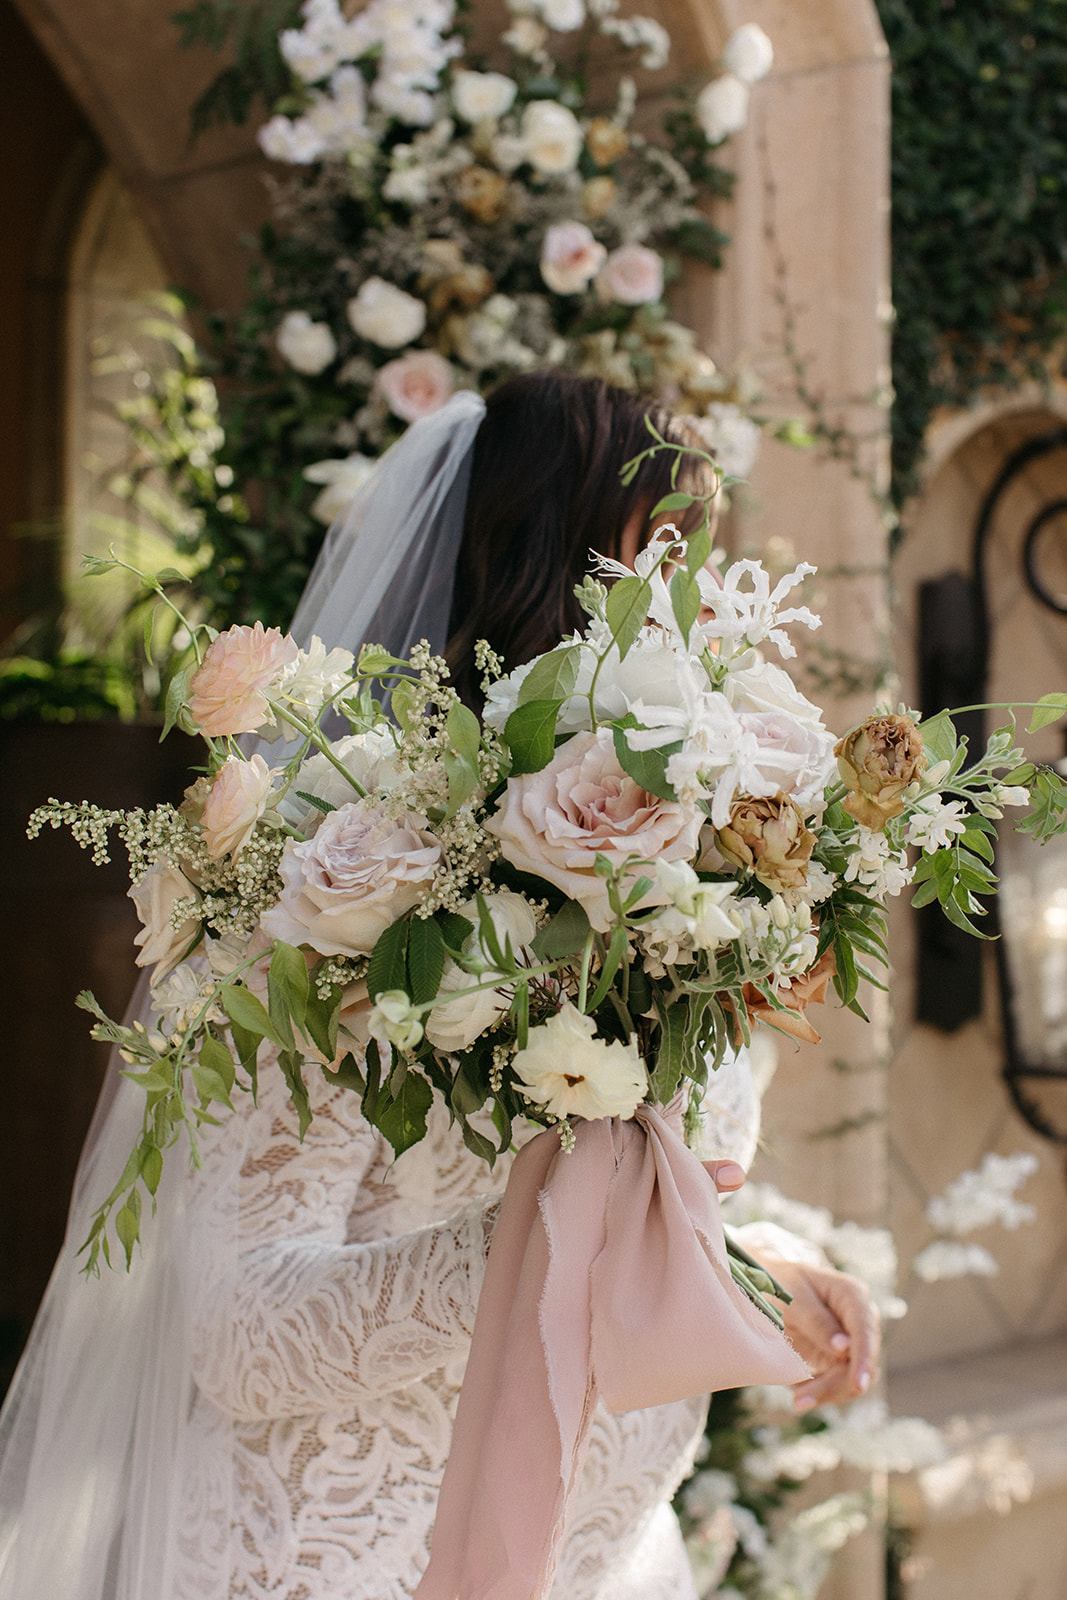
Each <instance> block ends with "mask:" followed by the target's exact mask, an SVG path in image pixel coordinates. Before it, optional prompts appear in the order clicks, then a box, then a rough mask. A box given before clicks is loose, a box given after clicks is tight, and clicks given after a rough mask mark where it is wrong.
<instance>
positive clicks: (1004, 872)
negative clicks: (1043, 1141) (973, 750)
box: [997, 823, 1067, 1072]
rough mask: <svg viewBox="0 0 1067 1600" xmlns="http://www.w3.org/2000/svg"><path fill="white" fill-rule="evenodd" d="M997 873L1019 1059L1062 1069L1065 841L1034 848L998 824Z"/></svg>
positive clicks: (1066, 970)
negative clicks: (999, 827) (998, 875)
mask: <svg viewBox="0 0 1067 1600" xmlns="http://www.w3.org/2000/svg"><path fill="white" fill-rule="evenodd" d="M997 871H998V873H999V874H1000V892H999V894H998V897H997V904H998V914H999V919H1000V930H1001V936H1002V938H1003V941H1004V948H1003V951H1002V956H1003V959H1004V964H1005V967H1006V969H1007V977H1008V980H1009V992H1008V994H1007V995H1006V996H1005V1000H1006V1003H1007V1004H1008V1005H1010V1007H1011V1014H1012V1024H1013V1028H1014V1033H1015V1043H1016V1049H1017V1053H1018V1056H1019V1059H1020V1064H1021V1065H1023V1066H1024V1067H1045V1068H1062V1069H1063V1070H1064V1071H1065V1072H1067V838H1065V837H1063V836H1061V837H1059V838H1056V839H1052V840H1050V841H1049V843H1048V844H1045V845H1037V844H1035V843H1034V841H1033V840H1032V839H1031V838H1030V837H1029V836H1028V835H1026V834H1021V833H1016V832H1015V831H1014V829H1013V828H1012V827H1011V826H1010V825H1009V824H1007V823H1005V824H1004V825H1003V826H1002V828H1001V830H1000V835H999V839H998V844H997Z"/></svg>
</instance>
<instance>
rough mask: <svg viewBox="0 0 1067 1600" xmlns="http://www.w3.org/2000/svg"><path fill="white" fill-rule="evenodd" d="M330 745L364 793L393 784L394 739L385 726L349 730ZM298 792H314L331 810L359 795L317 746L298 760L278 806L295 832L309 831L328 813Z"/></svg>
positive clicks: (396, 775) (395, 778) (396, 777)
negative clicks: (350, 731) (287, 787)
mask: <svg viewBox="0 0 1067 1600" xmlns="http://www.w3.org/2000/svg"><path fill="white" fill-rule="evenodd" d="M330 748H331V749H332V751H333V754H334V755H335V756H336V757H337V760H338V761H340V763H341V765H342V766H343V767H344V768H345V769H346V771H348V772H350V773H351V774H352V776H353V778H354V779H355V780H356V782H357V783H358V784H359V786H360V788H361V789H365V790H366V791H367V793H368V794H369V793H371V792H374V791H376V792H378V793H381V792H382V791H386V790H389V789H393V788H395V787H396V784H397V782H398V780H399V778H400V767H399V764H398V762H397V754H396V740H395V739H394V737H393V735H392V732H391V731H390V729H389V728H369V729H368V730H367V732H366V733H350V734H348V735H347V737H346V738H344V739H338V740H337V741H336V743H334V744H332V745H331V747H330ZM301 794H310V795H314V797H315V799H316V800H322V801H323V802H324V803H325V804H326V805H327V806H328V807H332V808H333V809H334V810H337V809H338V807H340V806H347V805H349V804H351V802H352V801H353V800H358V799H359V794H358V792H357V790H356V789H354V788H353V786H352V784H350V783H349V782H348V781H347V780H346V779H345V777H344V776H343V774H342V773H340V772H338V770H337V768H336V767H335V766H334V764H333V762H332V761H331V760H330V758H329V757H328V756H326V755H324V754H323V752H322V751H321V750H319V751H316V753H315V754H314V755H313V756H309V757H308V759H307V760H306V761H303V762H301V764H300V769H299V771H298V772H297V775H296V779H295V781H294V783H293V786H292V788H291V789H290V790H289V792H288V794H287V795H286V796H285V798H284V800H282V801H281V802H280V804H279V806H278V810H279V811H280V812H281V814H282V816H283V817H284V818H285V820H286V822H288V823H290V824H291V825H292V826H293V827H294V828H296V829H297V831H298V832H300V833H311V832H313V831H314V830H315V829H316V828H317V827H318V826H319V824H320V823H321V822H322V819H323V817H325V816H328V815H329V813H328V811H323V810H322V809H321V808H320V807H318V806H313V805H310V804H309V803H308V802H307V801H306V800H301V799H300V795H301Z"/></svg>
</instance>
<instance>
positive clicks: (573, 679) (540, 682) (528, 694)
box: [518, 644, 582, 706]
mask: <svg viewBox="0 0 1067 1600" xmlns="http://www.w3.org/2000/svg"><path fill="white" fill-rule="evenodd" d="M581 658H582V646H581V645H578V644H570V645H564V646H563V647H562V648H561V649H559V650H552V651H550V652H549V654H548V655H546V656H542V657H541V659H540V660H539V661H536V662H535V663H534V665H533V666H532V667H531V668H530V670H529V672H528V673H527V674H526V676H525V678H524V679H523V680H522V683H521V684H520V685H519V697H518V704H519V705H520V706H524V705H527V704H528V703H529V702H530V701H531V700H559V701H563V700H566V699H567V698H568V697H569V696H570V695H572V694H573V693H574V685H575V684H576V683H577V681H578V667H579V664H580V662H581Z"/></svg>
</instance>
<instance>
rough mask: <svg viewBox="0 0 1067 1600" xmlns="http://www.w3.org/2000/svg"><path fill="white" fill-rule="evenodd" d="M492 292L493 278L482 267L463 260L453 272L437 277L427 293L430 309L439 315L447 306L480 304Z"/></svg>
mask: <svg viewBox="0 0 1067 1600" xmlns="http://www.w3.org/2000/svg"><path fill="white" fill-rule="evenodd" d="M492 292H493V280H492V278H491V277H490V276H489V273H488V272H487V271H486V269H485V268H484V267H480V266H477V265H474V264H472V263H470V262H465V263H464V264H463V265H462V266H461V267H458V268H457V269H456V271H455V272H449V273H447V274H446V275H445V276H444V277H441V278H438V279H437V281H436V282H435V283H434V285H433V288H432V289H431V290H430V293H429V296H428V298H429V302H430V310H431V311H432V312H433V314H434V316H435V317H441V316H443V315H444V313H445V312H446V311H447V310H448V308H449V306H454V305H456V306H465V307H467V308H468V309H470V307H471V306H480V305H481V303H482V301H483V300H485V299H487V298H488V297H489V295H491V294H492Z"/></svg>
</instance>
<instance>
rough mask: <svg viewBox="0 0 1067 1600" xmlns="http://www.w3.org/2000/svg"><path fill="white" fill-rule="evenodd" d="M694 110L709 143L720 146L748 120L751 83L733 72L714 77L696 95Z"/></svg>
mask: <svg viewBox="0 0 1067 1600" xmlns="http://www.w3.org/2000/svg"><path fill="white" fill-rule="evenodd" d="M695 110H696V114H697V121H698V122H699V123H700V126H701V128H702V129H703V131H704V137H705V138H706V139H707V141H708V143H709V144H721V143H722V141H723V140H724V139H728V138H729V136H730V134H731V133H739V132H740V130H741V129H742V128H743V127H744V125H745V122H746V121H747V119H748V84H747V83H742V81H741V79H740V78H735V77H734V75H733V73H732V72H727V73H724V74H723V76H722V77H721V78H713V79H712V81H711V83H708V84H705V86H704V88H703V89H701V91H700V93H699V94H698V95H697V98H696V107H695Z"/></svg>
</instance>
